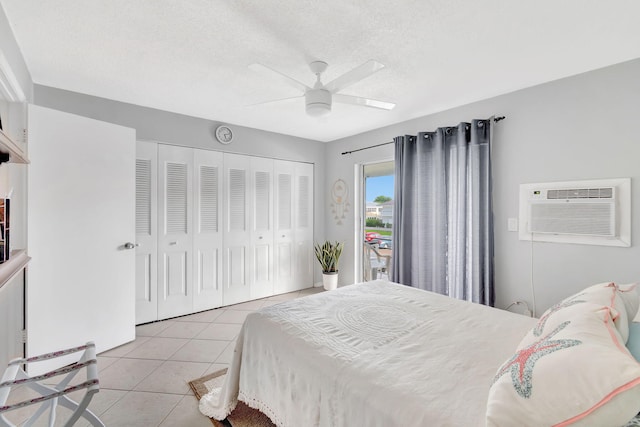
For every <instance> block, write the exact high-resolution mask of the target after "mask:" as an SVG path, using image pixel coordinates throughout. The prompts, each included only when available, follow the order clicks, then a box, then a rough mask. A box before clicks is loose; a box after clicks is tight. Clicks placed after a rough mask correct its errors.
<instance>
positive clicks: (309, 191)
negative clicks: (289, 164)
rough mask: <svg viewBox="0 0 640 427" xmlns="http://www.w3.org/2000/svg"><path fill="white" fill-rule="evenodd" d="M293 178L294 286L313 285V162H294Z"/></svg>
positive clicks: (306, 286)
mask: <svg viewBox="0 0 640 427" xmlns="http://www.w3.org/2000/svg"><path fill="white" fill-rule="evenodd" d="M294 168H295V174H294V176H295V180H294V187H293V188H294V203H293V211H294V215H293V217H294V235H295V259H296V266H295V272H296V276H295V286H296V289H305V288H309V287H311V286H313V267H314V257H315V255H314V253H313V164H309V163H296V164H295V167H294Z"/></svg>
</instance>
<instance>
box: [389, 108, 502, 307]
mask: <svg viewBox="0 0 640 427" xmlns="http://www.w3.org/2000/svg"><path fill="white" fill-rule="evenodd" d="M490 133H491V122H490V120H473V121H472V122H471V123H460V124H459V125H458V126H456V127H446V128H439V129H437V130H436V131H435V132H422V133H419V134H418V136H409V135H407V136H399V137H396V138H395V139H394V142H395V200H394V221H393V252H394V253H393V264H392V269H391V271H392V277H391V279H392V280H393V281H394V282H398V283H402V284H405V285H409V286H413V287H416V288H421V289H425V290H428V291H434V292H438V293H440V294H443V295H449V296H451V297H454V298H458V299H462V300H467V301H473V302H478V303H482V304H487V305H493V302H494V290H493V220H492V207H491V159H490V147H489V142H490Z"/></svg>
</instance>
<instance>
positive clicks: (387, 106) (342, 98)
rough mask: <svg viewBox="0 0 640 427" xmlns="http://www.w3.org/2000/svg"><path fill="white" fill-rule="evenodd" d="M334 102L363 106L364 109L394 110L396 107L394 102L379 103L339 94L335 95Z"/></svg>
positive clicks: (373, 100)
mask: <svg viewBox="0 0 640 427" xmlns="http://www.w3.org/2000/svg"><path fill="white" fill-rule="evenodd" d="M333 100H334V101H336V102H341V103H343V104H352V105H362V106H364V107H373V108H379V109H381V110H393V107H395V106H396V104H394V103H393V102H385V101H378V100H375V99H369V98H361V97H359V96H351V95H342V94H339V93H337V94H335V95H333Z"/></svg>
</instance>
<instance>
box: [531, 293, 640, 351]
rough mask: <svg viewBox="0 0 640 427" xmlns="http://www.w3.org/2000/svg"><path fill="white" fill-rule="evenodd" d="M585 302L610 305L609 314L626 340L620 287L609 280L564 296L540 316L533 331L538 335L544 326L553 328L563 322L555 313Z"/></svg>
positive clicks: (623, 307)
mask: <svg viewBox="0 0 640 427" xmlns="http://www.w3.org/2000/svg"><path fill="white" fill-rule="evenodd" d="M629 299H631V298H629ZM585 303H591V304H596V305H599V306H606V307H610V308H611V309H612V310H611V314H612V316H613V320H614V323H615V325H616V328H617V329H618V332H620V335H621V336H622V339H623V342H625V343H626V342H627V339H628V338H629V322H630V320H629V318H628V316H627V310H626V308H625V303H624V300H623V297H622V292H620V289H619V287H618V286H617V285H616V284H614V283H611V282H605V283H599V284H597V285H593V286H589V287H588V288H586V289H584V290H582V291H580V292H578V293H576V294H574V295H571V296H570V297H568V298H565V299H564V300H562V301H560V302H559V303H558V304H556V305H554V306H553V307H550V308H549V309H548V310H547V311H545V312H544V314H543V315H542V316H540V320H539V321H538V324H537V325H536V329H534V333H537V334H538V335H540V334H541V333H542V331H543V330H544V329H545V328H549V327H552V328H553V327H555V326H557V325H559V324H560V323H561V322H563V321H564V320H563V319H560V318H558V317H557V314H556V313H558V312H560V311H562V310H563V309H565V308H567V307H571V306H573V305H576V304H585ZM565 320H566V319H565ZM549 322H551V323H549ZM538 335H536V336H538Z"/></svg>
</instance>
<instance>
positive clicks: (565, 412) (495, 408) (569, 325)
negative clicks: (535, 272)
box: [487, 299, 640, 427]
mask: <svg viewBox="0 0 640 427" xmlns="http://www.w3.org/2000/svg"><path fill="white" fill-rule="evenodd" d="M565 301H566V302H567V303H568V302H570V301H571V300H569V301H567V300H565ZM573 301H575V299H574V300H573ZM613 313H614V310H613V309H611V308H610V307H609V306H607V305H602V304H594V303H591V302H586V301H585V302H581V303H573V304H567V305H565V306H564V307H563V308H562V309H559V310H556V311H555V312H554V313H553V315H551V316H548V317H547V321H545V322H544V323H545V324H544V325H543V326H542V327H540V324H538V325H537V326H536V327H534V328H533V329H532V330H531V331H530V332H529V333H528V334H527V336H525V338H524V339H523V340H522V342H521V343H520V345H519V346H518V348H517V351H516V353H515V354H514V355H513V356H512V357H511V358H510V359H508V360H507V361H506V362H505V363H504V364H503V365H502V366H501V367H500V368H499V369H498V371H497V373H496V375H495V378H494V381H493V384H492V385H491V389H490V391H489V399H488V403H487V426H492V427H493V426H496V427H497V426H500V427H502V426H516V425H517V426H532V427H534V426H535V427H538V426H568V425H572V426H581V425H584V426H586V425H603V426H614V425H624V424H625V423H626V422H628V421H629V420H630V419H631V418H633V417H634V416H635V415H636V414H637V413H638V412H639V411H640V364H638V362H636V360H635V359H634V358H633V357H632V356H631V355H630V354H629V352H628V351H627V350H626V348H625V346H624V342H623V339H622V337H621V335H620V333H619V332H618V330H617V329H616V327H615V326H614V324H613V317H615V316H616V315H615V314H613ZM612 314H613V316H612ZM541 320H543V319H542V318H541Z"/></svg>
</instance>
